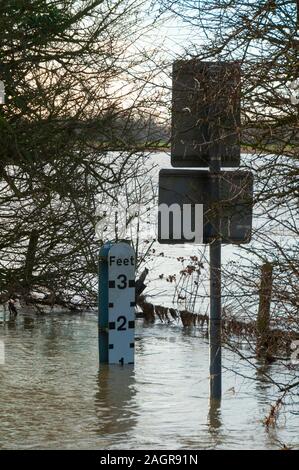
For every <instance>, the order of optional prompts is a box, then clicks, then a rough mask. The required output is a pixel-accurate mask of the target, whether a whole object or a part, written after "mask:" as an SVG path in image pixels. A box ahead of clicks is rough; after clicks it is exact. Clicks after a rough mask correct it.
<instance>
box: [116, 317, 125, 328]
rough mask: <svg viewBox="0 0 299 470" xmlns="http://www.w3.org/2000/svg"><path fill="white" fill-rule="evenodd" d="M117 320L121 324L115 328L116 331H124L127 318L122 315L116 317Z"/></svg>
mask: <svg viewBox="0 0 299 470" xmlns="http://www.w3.org/2000/svg"><path fill="white" fill-rule="evenodd" d="M117 321H118V322H121V321H122V323H121V325H119V327H118V328H117V331H126V327H125V324H126V323H127V319H126V317H124V316H123V315H122V316H120V317H118V319H117Z"/></svg>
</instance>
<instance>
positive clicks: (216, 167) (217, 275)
mask: <svg viewBox="0 0 299 470" xmlns="http://www.w3.org/2000/svg"><path fill="white" fill-rule="evenodd" d="M216 154H218V155H219V152H218V151H217V150H216ZM220 170H221V159H220V157H216V156H215V159H213V158H212V159H211V162H210V171H211V173H212V174H213V175H216V178H215V184H214V185H213V190H214V195H213V196H214V197H213V199H214V201H215V202H214V203H215V206H216V207H215V210H216V216H215V219H214V220H215V231H216V234H217V238H216V239H215V240H213V242H212V243H211V244H210V322H209V339H210V399H211V400H220V399H221V239H220V238H219V237H220V214H219V200H220Z"/></svg>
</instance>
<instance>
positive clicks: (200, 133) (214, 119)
mask: <svg viewBox="0 0 299 470" xmlns="http://www.w3.org/2000/svg"><path fill="white" fill-rule="evenodd" d="M239 132H240V66H239V64H237V63H232V62H202V61H199V60H197V59H192V60H177V61H175V62H174V64H173V74H172V130H171V134H172V138H171V163H172V165H173V166H174V167H207V166H209V164H210V161H211V158H215V157H217V156H218V157H219V158H221V166H224V167H237V166H239V164H240V143H239Z"/></svg>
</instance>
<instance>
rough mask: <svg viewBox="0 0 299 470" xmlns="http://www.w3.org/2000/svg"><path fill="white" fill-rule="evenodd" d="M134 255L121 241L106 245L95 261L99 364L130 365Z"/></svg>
mask: <svg viewBox="0 0 299 470" xmlns="http://www.w3.org/2000/svg"><path fill="white" fill-rule="evenodd" d="M135 305H136V303H135V252H134V250H133V248H132V247H131V246H130V245H129V244H128V243H125V242H120V243H115V244H113V243H110V242H109V243H106V244H105V245H103V247H102V248H101V250H100V262H99V355H100V363H109V364H120V365H124V364H134V333H135Z"/></svg>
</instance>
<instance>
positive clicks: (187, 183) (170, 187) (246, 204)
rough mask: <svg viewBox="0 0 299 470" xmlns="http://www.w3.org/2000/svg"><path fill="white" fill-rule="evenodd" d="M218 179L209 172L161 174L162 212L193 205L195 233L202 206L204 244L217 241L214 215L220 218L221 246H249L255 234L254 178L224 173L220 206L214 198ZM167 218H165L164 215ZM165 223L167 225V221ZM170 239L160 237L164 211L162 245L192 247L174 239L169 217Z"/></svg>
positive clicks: (184, 241) (169, 171) (192, 171)
mask: <svg viewBox="0 0 299 470" xmlns="http://www.w3.org/2000/svg"><path fill="white" fill-rule="evenodd" d="M216 178H217V176H216V175H214V174H212V173H210V172H209V171H207V170H161V171H160V173H159V208H160V205H161V204H166V205H167V206H171V205H172V204H178V205H179V206H180V208H181V226H182V219H183V210H184V209H183V206H184V205H186V204H189V205H191V228H192V229H193V230H194V229H196V227H195V224H194V221H195V204H203V243H210V242H211V241H213V239H215V237H216V235H217V233H216V231H215V222H214V221H215V215H216V214H217V212H218V213H219V215H220V237H221V240H222V243H235V244H240V243H248V242H249V241H250V239H251V230H252V198H253V176H252V173H250V172H248V171H221V173H220V175H219V184H220V202H217V201H215V198H214V196H213V194H214V189H213V185H215V181H216ZM164 216H165V215H164ZM164 223H165V221H164ZM169 234H170V235H169V238H168V239H165V237H163V238H162V237H161V211H160V210H159V214H158V240H159V242H160V243H170V244H175V243H178V244H181V243H192V241H190V240H187V239H185V238H184V236H183V228H182V229H181V236H180V237H179V238H178V237H174V230H173V216H172V213H171V212H170V216H169Z"/></svg>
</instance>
